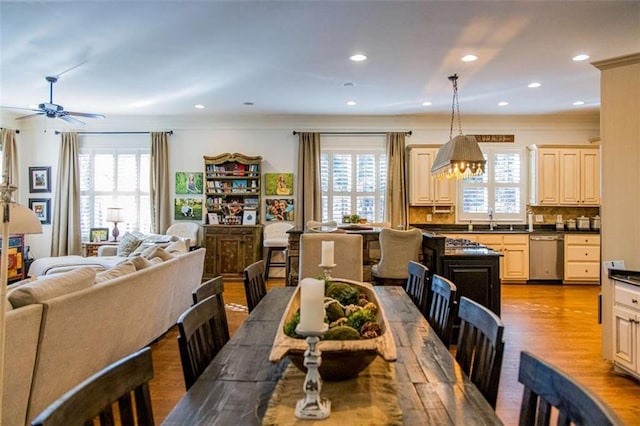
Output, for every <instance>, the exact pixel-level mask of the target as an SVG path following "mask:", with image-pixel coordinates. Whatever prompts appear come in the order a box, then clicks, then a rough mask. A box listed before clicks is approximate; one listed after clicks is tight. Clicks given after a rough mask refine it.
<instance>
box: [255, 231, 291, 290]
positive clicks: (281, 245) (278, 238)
mask: <svg viewBox="0 0 640 426" xmlns="http://www.w3.org/2000/svg"><path fill="white" fill-rule="evenodd" d="M291 228H293V224H291V223H287V222H273V223H270V224H268V225H266V226H265V227H264V230H263V235H264V238H263V240H262V241H263V243H262V245H263V247H264V248H266V249H267V262H266V264H265V267H264V279H265V280H268V279H269V270H270V269H271V267H272V266H279V267H284V266H287V262H286V260H287V259H286V257H287V248H288V247H289V234H287V231H289V230H290V229H291ZM273 252H280V253H281V254H282V255H283V256H284V258H283V260H282V261H281V262H272V261H271V256H273Z"/></svg>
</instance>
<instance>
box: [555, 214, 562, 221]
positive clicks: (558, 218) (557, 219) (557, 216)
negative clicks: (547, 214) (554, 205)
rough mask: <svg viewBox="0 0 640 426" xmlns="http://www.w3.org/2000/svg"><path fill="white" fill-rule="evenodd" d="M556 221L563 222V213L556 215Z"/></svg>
mask: <svg viewBox="0 0 640 426" xmlns="http://www.w3.org/2000/svg"><path fill="white" fill-rule="evenodd" d="M556 223H562V215H561V214H559V215H556Z"/></svg>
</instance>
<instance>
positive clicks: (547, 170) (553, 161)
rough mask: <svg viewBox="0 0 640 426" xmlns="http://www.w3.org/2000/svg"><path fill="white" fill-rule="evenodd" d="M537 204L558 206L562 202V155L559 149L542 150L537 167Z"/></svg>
mask: <svg viewBox="0 0 640 426" xmlns="http://www.w3.org/2000/svg"><path fill="white" fill-rule="evenodd" d="M536 178H537V180H538V181H537V188H538V191H537V192H538V196H537V202H538V203H539V204H546V205H556V204H558V203H559V202H560V153H559V151H558V150H557V149H540V150H539V151H538V167H537V176H536Z"/></svg>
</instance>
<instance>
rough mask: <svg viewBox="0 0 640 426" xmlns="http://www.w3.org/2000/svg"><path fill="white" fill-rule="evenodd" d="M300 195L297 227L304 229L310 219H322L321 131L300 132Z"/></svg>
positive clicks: (298, 197)
mask: <svg viewBox="0 0 640 426" xmlns="http://www.w3.org/2000/svg"><path fill="white" fill-rule="evenodd" d="M297 191H298V196H297V201H296V202H297V204H298V207H296V210H297V214H296V227H297V228H298V229H304V226H305V223H307V221H309V220H317V221H321V220H322V197H321V188H320V133H317V132H301V133H299V134H298V189H297Z"/></svg>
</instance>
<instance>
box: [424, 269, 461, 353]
mask: <svg viewBox="0 0 640 426" xmlns="http://www.w3.org/2000/svg"><path fill="white" fill-rule="evenodd" d="M456 292H457V289H456V286H455V284H454V283H452V282H451V281H450V280H448V279H446V278H445V277H441V276H440V275H438V274H433V277H431V291H430V292H429V309H428V311H427V321H428V322H429V325H430V326H431V328H432V329H433V330H434V331H435V332H436V334H437V335H438V337H439V338H440V340H442V343H444V345H445V346H446V347H447V348H448V347H449V346H450V345H451V332H452V330H453V316H454V315H455V306H456Z"/></svg>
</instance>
